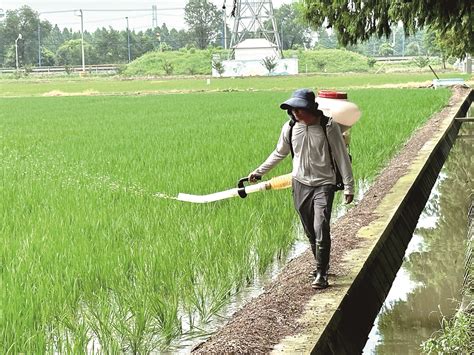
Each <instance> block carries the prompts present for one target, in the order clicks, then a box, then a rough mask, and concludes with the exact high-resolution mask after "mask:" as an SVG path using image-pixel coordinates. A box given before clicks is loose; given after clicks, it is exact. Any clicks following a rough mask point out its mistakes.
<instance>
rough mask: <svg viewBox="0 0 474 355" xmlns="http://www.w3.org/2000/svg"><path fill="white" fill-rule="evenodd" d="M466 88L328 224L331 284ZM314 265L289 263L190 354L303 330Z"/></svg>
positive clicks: (268, 343) (258, 347)
mask: <svg viewBox="0 0 474 355" xmlns="http://www.w3.org/2000/svg"><path fill="white" fill-rule="evenodd" d="M465 90H466V89H463V88H462V87H457V88H454V89H453V95H452V97H451V99H450V101H449V103H448V105H447V107H445V109H443V110H442V111H441V112H440V113H437V114H435V115H434V116H433V117H431V118H430V119H429V120H428V122H427V123H426V124H425V125H424V126H423V127H422V128H420V129H418V130H417V131H416V132H415V133H414V135H413V137H412V138H411V139H410V140H409V141H408V142H407V143H406V144H405V146H404V147H403V149H402V150H401V152H400V153H399V154H398V155H397V156H396V157H394V158H393V159H392V160H391V161H390V163H389V165H388V166H387V167H386V168H385V169H384V170H383V171H382V172H381V173H380V175H379V176H378V177H377V179H376V180H375V182H374V184H373V185H372V187H371V188H370V189H369V190H368V191H367V192H366V194H365V196H364V198H363V199H362V200H361V201H360V202H359V203H358V204H357V206H355V207H354V208H352V209H350V210H349V211H348V213H347V214H346V215H345V216H344V217H342V218H341V219H339V220H338V221H337V222H336V223H334V224H333V225H332V233H331V234H332V241H333V247H332V250H331V269H330V283H332V284H337V282H338V278H339V277H341V276H343V275H345V273H346V270H344V268H343V267H342V265H341V264H342V263H341V260H342V259H343V257H344V255H345V253H346V252H348V251H349V250H351V249H354V248H355V247H356V246H357V245H358V243H359V241H358V240H357V239H355V238H354V236H355V235H357V232H358V230H359V229H361V228H362V227H364V226H367V225H368V224H369V223H370V222H372V221H373V220H375V219H376V216H375V215H374V213H373V211H374V210H375V209H376V207H377V205H378V204H379V203H380V201H381V200H382V199H383V197H384V196H385V195H386V194H387V193H388V192H389V191H390V189H391V188H392V186H393V185H394V184H395V182H396V181H397V180H398V179H399V178H400V177H401V176H403V175H404V174H405V173H406V171H407V168H408V166H409V165H410V164H411V162H412V161H413V159H414V158H415V157H416V155H417V152H418V151H419V150H420V148H421V147H422V146H423V145H424V144H425V143H426V142H427V141H428V140H429V139H430V138H431V137H432V136H433V134H434V133H435V132H436V131H437V130H438V129H439V123H440V122H441V121H442V120H443V118H445V117H446V116H447V115H449V109H450V106H452V105H454V104H456V103H458V102H460V100H462V98H463V97H464V94H465ZM313 267H314V265H313V256H312V255H311V253H310V252H309V251H307V252H305V253H304V254H303V255H301V256H300V257H298V258H296V259H294V260H292V261H290V262H289V263H288V265H287V266H286V267H285V268H284V270H283V271H282V272H281V274H280V275H279V276H278V277H277V279H276V280H275V281H274V282H272V283H271V284H270V285H269V286H268V287H267V288H266V290H265V292H264V293H263V294H261V295H260V296H259V297H257V298H256V299H254V300H252V301H251V302H249V303H248V304H247V305H246V306H245V307H244V308H242V309H241V310H239V311H238V312H236V313H235V314H234V315H233V317H232V318H231V319H230V320H229V322H228V323H227V325H225V326H224V327H223V328H221V329H220V330H219V331H218V332H217V333H216V334H214V335H213V336H212V337H210V338H209V339H208V340H207V341H206V342H204V343H201V344H199V345H198V346H196V347H195V348H194V350H193V352H194V353H267V352H270V351H271V350H272V349H273V347H274V346H275V345H276V344H278V343H279V342H280V340H281V339H283V338H284V337H286V336H289V335H296V334H298V333H299V332H300V331H301V330H302V329H303V328H304V324H302V323H300V322H299V321H298V319H299V318H300V316H301V314H302V312H303V310H304V308H305V305H306V303H307V302H308V301H309V300H310V299H311V298H312V297H313V296H314V295H315V294H318V293H320V292H325V290H314V289H312V288H311V286H310V281H311V280H310V279H309V278H308V272H309V271H310V270H311V269H312V268H313Z"/></svg>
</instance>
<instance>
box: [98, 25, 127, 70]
mask: <svg viewBox="0 0 474 355" xmlns="http://www.w3.org/2000/svg"><path fill="white" fill-rule="evenodd" d="M124 32H125V34H124V35H123V36H121V35H120V32H118V31H117V30H114V29H113V28H112V27H109V29H106V28H104V27H102V28H101V29H97V30H96V31H95V32H94V34H93V43H94V52H95V55H96V57H97V60H98V61H99V63H120V62H125V61H127V60H128V48H127V37H126V31H124Z"/></svg>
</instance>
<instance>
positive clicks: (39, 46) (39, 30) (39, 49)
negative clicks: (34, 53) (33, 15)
mask: <svg viewBox="0 0 474 355" xmlns="http://www.w3.org/2000/svg"><path fill="white" fill-rule="evenodd" d="M38 67H41V20H40V19H39V18H38Z"/></svg>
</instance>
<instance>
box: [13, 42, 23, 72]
mask: <svg viewBox="0 0 474 355" xmlns="http://www.w3.org/2000/svg"><path fill="white" fill-rule="evenodd" d="M22 38H23V37H22V36H21V33H20V34H18V37H17V39H16V40H15V58H16V71H18V69H19V68H20V65H19V63H18V40H19V39H22Z"/></svg>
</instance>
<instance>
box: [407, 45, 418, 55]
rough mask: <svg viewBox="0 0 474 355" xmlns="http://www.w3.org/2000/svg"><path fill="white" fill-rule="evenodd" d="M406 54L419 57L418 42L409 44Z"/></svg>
mask: <svg viewBox="0 0 474 355" xmlns="http://www.w3.org/2000/svg"><path fill="white" fill-rule="evenodd" d="M406 54H407V55H410V56H414V55H419V54H420V45H419V44H418V42H415V41H412V42H410V43H408V45H407V51H406Z"/></svg>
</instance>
